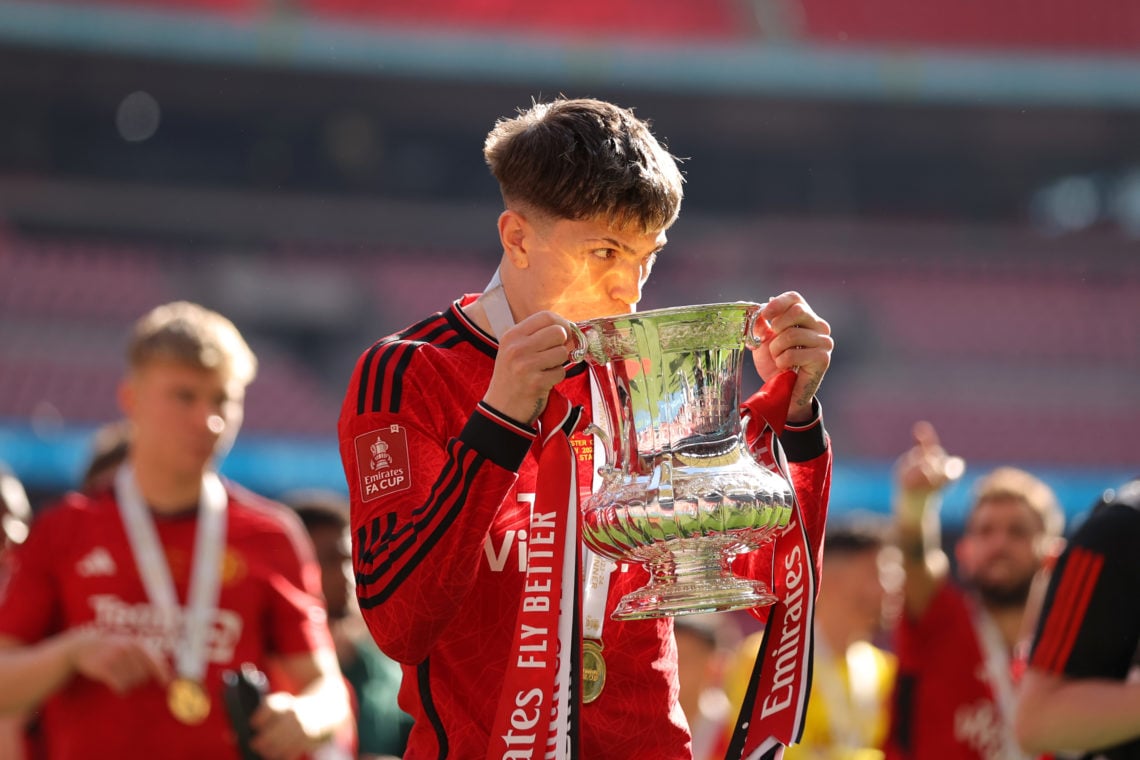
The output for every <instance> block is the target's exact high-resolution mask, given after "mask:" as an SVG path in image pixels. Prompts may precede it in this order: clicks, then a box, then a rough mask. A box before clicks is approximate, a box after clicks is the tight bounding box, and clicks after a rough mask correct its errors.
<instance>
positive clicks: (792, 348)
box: [752, 291, 835, 422]
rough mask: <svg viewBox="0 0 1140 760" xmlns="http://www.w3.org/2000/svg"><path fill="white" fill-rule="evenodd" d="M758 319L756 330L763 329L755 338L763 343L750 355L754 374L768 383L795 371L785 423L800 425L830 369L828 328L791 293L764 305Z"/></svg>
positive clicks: (832, 344)
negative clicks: (796, 368)
mask: <svg viewBox="0 0 1140 760" xmlns="http://www.w3.org/2000/svg"><path fill="white" fill-rule="evenodd" d="M760 315H761V317H762V318H763V321H762V322H761V323H759V324H758V326H757V330H758V331H759V330H760V329H763V333H761V334H760V336H759V337H760V338H761V339H762V341H763V342H762V343H761V344H760V346H759V347H758V348H755V349H753V351H752V361H753V363H754V364H755V365H756V371H757V372H758V373H759V374H760V377H761V378H763V379H764V380H768V379H770V378H772V377H773V376H775V375H776V374H777V373H779V372H780V371H782V370H785V369H791V368H793V367H798V368H799V372H798V373H797V376H796V383H795V386H794V387H793V388H792V401H791V404H790V405H789V406H788V421H789V422H804V421H806V420H808V419H810V418H811V401H812V399H813V398H814V397H815V393H816V391H817V390H818V389H819V384H820V383H821V382H823V376H824V375H825V374H826V373H827V368H828V367H829V366H831V351H832V349H833V348H835V341H834V340H832V338H831V325H829V324H828V323H827V320H825V319H823V318H821V317H820V316H819V315H817V314H816V313H815V312H814V311H812V308H811V306H809V305H808V302H807V301H805V300H804V297H803V296H801V295H800V294H799V293H796V292H794V291H789V292H787V293H782V294H780V295H778V296H776V297H775V298H773V299H772V300H770V301H768V303H766V304H764V306H763V307H762V308H761V309H760ZM764 322H767V325H764Z"/></svg>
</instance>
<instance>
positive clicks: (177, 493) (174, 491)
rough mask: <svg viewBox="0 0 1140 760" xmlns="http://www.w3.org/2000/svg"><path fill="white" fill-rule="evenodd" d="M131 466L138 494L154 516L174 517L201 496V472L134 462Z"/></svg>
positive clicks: (187, 508) (192, 507)
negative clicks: (179, 471)
mask: <svg viewBox="0 0 1140 760" xmlns="http://www.w3.org/2000/svg"><path fill="white" fill-rule="evenodd" d="M131 464H132V465H133V468H134V474H135V483H136V484H137V485H138V489H139V493H140V494H141V495H142V498H143V501H144V502H145V503H146V505H147V506H148V507H150V510H151V511H152V512H154V513H155V514H159V515H175V514H179V513H181V512H186V511H188V510H191V509H194V508H196V507H197V506H198V499H199V497H200V496H201V493H202V473H196V474H193V473H191V474H184V473H177V472H171V471H170V470H167V469H165V468H162V467H156V466H154V465H153V464H148V463H146V462H142V461H138V460H137V459H136V460H133V461H132V462H131Z"/></svg>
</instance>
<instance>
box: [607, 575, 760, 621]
mask: <svg viewBox="0 0 1140 760" xmlns="http://www.w3.org/2000/svg"><path fill="white" fill-rule="evenodd" d="M775 601H776V597H775V595H773V594H772V592H771V591H769V590H768V585H767V584H766V583H764V582H763V581H750V580H745V579H743V578H718V579H717V580H716V581H715V583H713V584H710V583H709V582H704V583H674V584H668V585H665V586H659V585H656V584H651V585H649V586H646V587H644V588H640V589H638V590H637V591H634V592H631V593H629V594H626V595H625V596H624V597H622V600H621V602H619V603H618V606H617V608H616V609H615V610H614V611H613V614H612V615H611V616H610V617H612V618H613V619H614V620H647V619H649V618H661V617H677V616H679V615H698V614H701V613H704V612H728V611H730V610H746V609H750V608H752V607H764V606H767V605H769V604H773V603H775Z"/></svg>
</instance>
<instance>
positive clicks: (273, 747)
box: [249, 691, 316, 760]
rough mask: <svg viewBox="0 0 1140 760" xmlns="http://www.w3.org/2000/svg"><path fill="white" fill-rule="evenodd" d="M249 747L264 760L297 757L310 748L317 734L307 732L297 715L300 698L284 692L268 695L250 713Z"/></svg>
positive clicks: (290, 759) (287, 759)
mask: <svg viewBox="0 0 1140 760" xmlns="http://www.w3.org/2000/svg"><path fill="white" fill-rule="evenodd" d="M249 726H250V728H251V729H252V730H253V739H251V740H250V747H252V748H253V750H254V751H256V752H257V754H258V755H260V756H261V757H263V758H265V760H294V759H295V758H298V757H301V756H302V755H304V754H305V753H306V752H308V751H309V750H311V749H312V748H313V747H314V746H315V744H316V737H311V736H309V735H308V734H306V732H305V727H304V724H303V723H302V722H301V718H300V717H299V716H298V715H297V698H296V697H295V696H293V695H292V694H289V693H288V692H284V691H278V692H274V693H272V694H268V695H266V697H265V699H264V700H263V701H262V703H261V706H260V707H258V708H257V710H256V711H255V712H254V713H253V715H252V716H250V719H249Z"/></svg>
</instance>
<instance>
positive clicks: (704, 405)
mask: <svg viewBox="0 0 1140 760" xmlns="http://www.w3.org/2000/svg"><path fill="white" fill-rule="evenodd" d="M759 318H760V305H759V304H755V303H749V302H735V303H719V304H709V305H703V306H683V307H676V308H668V309H657V310H653V311H646V312H641V313H633V314H622V315H618V316H611V317H601V318H598V319H592V320H587V321H583V322H579V323H577V325H576V333H575V340H576V342H577V344H578V345H577V348H576V350H575V352H574V356H573V358H574V359H575V360H582V361H586V362H587V364H588V366H589V369H590V373H591V376H592V382H593V384H594V388H595V393H596V397H597V398H600V400H601V404H600V405H599V404H597V403H595V410H594V413H595V420H594V423H593V424H592V425H591V431H592V432H593V433H594V435H595V436H597V437H598V438H599V439H600V440H601V442H602V445H603V447H604V449H605V452H606V461H605V464H604V465H602V466H601V467H599V469H598V474H599V476H600V486H599V487H597V488H595V490H594V492H593V493H592V494H591V496H590V497H589V498H588V499H587V501H586V503H585V504H584V505H583V512H582V537H583V540H584V541H585V542H586V545H587V546H589V547H590V548H591V549H593V550H594V551H595V552H597V553H598V554H600V555H602V556H604V557H607V558H609V559H612V560H617V561H625V562H635V563H639V564H641V565H642V566H644V567H645V568H646V570H647V571H648V572H649V581H648V583H647V584H646V585H645V586H643V587H642V588H640V589H637V590H636V591H634V592H632V593H630V594H627V595H626V596H625V597H624V598H623V599H622V601H621V602H620V604H619V605H618V607H617V609H616V610H615V611H614V613H613V618H614V619H617V620H635V619H642V618H655V617H665V616H674V615H687V614H694V613H702V612H721V611H725V610H735V609H746V608H749V607H757V606H761V605H765V604H771V603H772V602H774V601H775V597H774V596H773V595H772V593H771V591H770V590H769V587H768V585H767V584H766V583H764V582H763V581H760V580H755V579H748V578H741V577H738V576H736V575H734V574H733V572H732V561H733V558H735V557H736V556H737V555H739V554H743V553H745V552H750V551H753V550H754V549H756V548H758V547H759V546H760V545H761V544H762V543H763V542H765V541H768V540H771V539H772V538H773V537H774V535H775V532H776V531H777V530H779V529H780V528H782V527H784V526H786V525H787V524H788V519H789V517H790V515H791V510H792V504H793V494H792V490H791V487H790V486H789V484H788V482H787V480H786V479H785V478H784V477H783V476H782V475H781V474H779V473H778V472H775V471H773V470H771V469H769V468H768V467H766V466H765V465H763V464H761V463H760V462H758V461H757V460H756V458H755V457H754V456H753V455H752V453H751V452H750V451H749V449H748V446H747V444H746V442H745V420H744V419H743V418H742V416H741V413H740V386H741V371H742V367H743V360H744V356H745V351H746V350H747V349H749V348H753V347H755V346H757V345H758V342H757V339H756V338H755V337H754V330H755V326H756V322H757V320H758V319H759ZM599 406H600V408H598V407H599Z"/></svg>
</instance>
